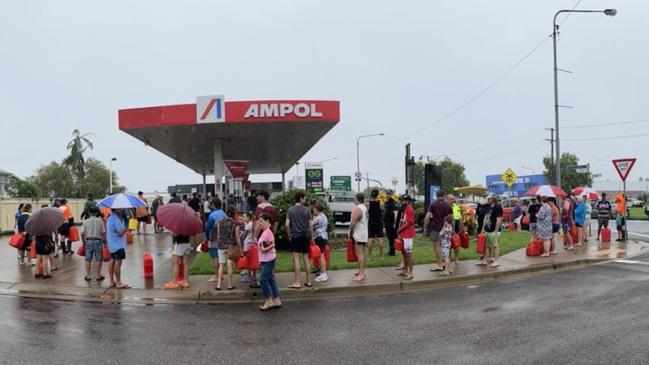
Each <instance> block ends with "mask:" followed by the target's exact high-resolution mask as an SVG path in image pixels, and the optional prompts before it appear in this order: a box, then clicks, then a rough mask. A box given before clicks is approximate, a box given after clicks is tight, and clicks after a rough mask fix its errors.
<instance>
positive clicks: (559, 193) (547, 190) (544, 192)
mask: <svg viewBox="0 0 649 365" xmlns="http://www.w3.org/2000/svg"><path fill="white" fill-rule="evenodd" d="M525 195H527V196H536V195H540V196H554V197H564V196H566V195H568V194H566V192H565V191H563V190H561V188H560V187H558V186H554V185H537V186H535V187H533V188H531V189H530V190H528V191H527V192H526V193H525Z"/></svg>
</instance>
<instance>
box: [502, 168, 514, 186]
mask: <svg viewBox="0 0 649 365" xmlns="http://www.w3.org/2000/svg"><path fill="white" fill-rule="evenodd" d="M501 178H502V180H503V182H504V183H505V185H507V186H509V187H510V188H511V187H512V185H514V183H515V182H516V179H518V176H516V174H515V173H514V171H512V169H507V170H505V172H503V174H502V176H501Z"/></svg>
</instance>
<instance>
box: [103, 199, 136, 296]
mask: <svg viewBox="0 0 649 365" xmlns="http://www.w3.org/2000/svg"><path fill="white" fill-rule="evenodd" d="M127 229H128V228H126V226H125V225H124V220H123V213H122V210H121V209H112V210H111V213H110V215H109V216H108V219H107V220H106V242H107V243H108V250H109V251H110V262H109V263H108V277H109V279H110V280H109V281H110V287H111V288H117V289H130V288H131V286H130V285H128V284H125V283H123V282H122V277H121V276H122V261H123V260H124V259H126V235H125V234H126V230H127Z"/></svg>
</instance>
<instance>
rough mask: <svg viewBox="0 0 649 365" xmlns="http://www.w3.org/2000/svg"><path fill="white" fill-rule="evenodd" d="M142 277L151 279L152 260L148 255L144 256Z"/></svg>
mask: <svg viewBox="0 0 649 365" xmlns="http://www.w3.org/2000/svg"><path fill="white" fill-rule="evenodd" d="M143 261H144V277H145V278H152V277H153V258H152V257H151V255H149V254H148V253H145V254H144V258H143Z"/></svg>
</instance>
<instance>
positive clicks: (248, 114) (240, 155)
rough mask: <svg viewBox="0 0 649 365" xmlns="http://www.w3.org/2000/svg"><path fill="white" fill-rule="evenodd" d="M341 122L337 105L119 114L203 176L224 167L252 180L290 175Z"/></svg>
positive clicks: (238, 105)
mask: <svg viewBox="0 0 649 365" xmlns="http://www.w3.org/2000/svg"><path fill="white" fill-rule="evenodd" d="M339 120H340V102H339V101H334V100H255V101H227V102H226V101H224V98H223V97H222V96H218V95H217V96H205V97H199V98H197V103H196V104H178V105H164V106H151V107H143V108H134V109H121V110H119V129H120V130H122V131H123V132H126V133H128V134H130V135H131V136H133V137H135V138H137V139H139V140H140V141H142V142H143V143H144V144H145V145H147V146H151V147H153V148H154V149H156V150H158V151H160V152H162V153H163V154H165V155H167V156H169V157H171V158H172V159H174V160H175V161H177V162H178V163H181V164H183V165H185V166H187V167H189V168H190V169H192V170H194V171H196V172H197V173H198V174H202V175H215V177H216V178H220V177H221V176H224V175H223V174H224V172H225V171H224V170H223V165H224V161H228V160H237V161H248V164H247V172H248V173H251V174H264V173H282V174H283V173H285V172H287V171H288V170H289V169H291V167H293V166H294V165H295V163H296V162H297V161H298V160H299V159H300V158H301V157H302V156H303V155H304V154H305V153H307V152H308V151H309V150H310V149H311V147H313V146H314V145H315V144H316V143H317V142H318V141H319V140H320V139H321V138H322V137H323V136H324V135H325V134H326V133H327V132H328V131H329V130H330V129H331V128H333V127H334V126H335V125H336V123H338V121H339Z"/></svg>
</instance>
